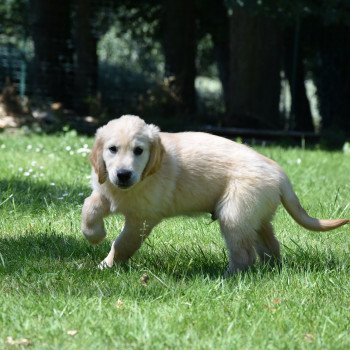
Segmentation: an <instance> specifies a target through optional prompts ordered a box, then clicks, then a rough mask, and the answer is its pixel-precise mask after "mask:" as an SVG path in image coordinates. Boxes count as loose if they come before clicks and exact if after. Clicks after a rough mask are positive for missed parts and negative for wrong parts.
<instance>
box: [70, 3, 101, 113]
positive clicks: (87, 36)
mask: <svg viewBox="0 0 350 350" xmlns="http://www.w3.org/2000/svg"><path fill="white" fill-rule="evenodd" d="M93 13H94V8H93V6H92V1H91V0H76V14H75V18H76V21H75V23H76V26H75V49H76V69H75V87H76V91H77V99H76V103H75V107H76V109H77V110H78V111H79V112H81V113H87V112H89V103H88V102H89V101H88V100H89V98H90V97H92V96H95V95H96V91H97V69H98V60H97V37H96V35H95V33H94V28H93V19H94V15H93Z"/></svg>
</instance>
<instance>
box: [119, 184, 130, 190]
mask: <svg viewBox="0 0 350 350" xmlns="http://www.w3.org/2000/svg"><path fill="white" fill-rule="evenodd" d="M116 185H117V187H118V188H120V189H121V190H127V189H128V188H130V187H131V186H132V185H133V184H123V183H117V184H116Z"/></svg>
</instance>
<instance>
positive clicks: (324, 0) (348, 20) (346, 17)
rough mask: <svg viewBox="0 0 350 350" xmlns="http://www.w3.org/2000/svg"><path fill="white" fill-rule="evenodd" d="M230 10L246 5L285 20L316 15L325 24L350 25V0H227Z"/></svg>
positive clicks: (253, 9)
mask: <svg viewBox="0 0 350 350" xmlns="http://www.w3.org/2000/svg"><path fill="white" fill-rule="evenodd" d="M225 3H226V5H227V7H228V9H229V11H234V8H235V7H236V6H239V7H246V8H247V9H249V10H250V11H252V12H256V13H265V14H269V15H271V16H273V17H278V18H280V19H284V20H287V21H289V20H293V19H295V18H296V17H307V16H315V17H318V18H320V19H321V20H322V21H323V22H324V23H325V24H331V23H343V24H347V25H350V1H349V0H336V1H328V0H297V1H295V0H287V1H277V2H276V1H275V0H225Z"/></svg>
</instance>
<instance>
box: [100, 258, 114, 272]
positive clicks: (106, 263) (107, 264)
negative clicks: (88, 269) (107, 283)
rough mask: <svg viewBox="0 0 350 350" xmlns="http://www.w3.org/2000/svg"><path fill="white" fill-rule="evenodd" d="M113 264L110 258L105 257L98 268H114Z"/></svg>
mask: <svg viewBox="0 0 350 350" xmlns="http://www.w3.org/2000/svg"><path fill="white" fill-rule="evenodd" d="M112 266H113V261H112V262H110V261H109V260H108V259H104V260H102V261H101V262H100V263H99V264H98V268H99V269H100V270H106V269H110V268H112Z"/></svg>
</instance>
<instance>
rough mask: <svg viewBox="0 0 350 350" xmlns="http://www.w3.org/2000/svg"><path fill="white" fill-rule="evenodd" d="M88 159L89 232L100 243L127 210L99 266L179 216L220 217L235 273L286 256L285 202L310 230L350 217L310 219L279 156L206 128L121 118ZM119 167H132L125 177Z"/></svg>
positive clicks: (102, 133)
mask: <svg viewBox="0 0 350 350" xmlns="http://www.w3.org/2000/svg"><path fill="white" fill-rule="evenodd" d="M137 148H138V149H137ZM140 149H141V150H142V153H141V154H139V153H140ZM90 159H91V163H92V166H93V171H92V187H93V192H92V194H91V196H90V197H88V198H87V199H86V200H85V202H84V206H83V212H82V231H83V233H84V235H85V236H86V238H87V239H88V240H89V241H90V242H91V243H98V242H100V241H101V240H102V239H103V238H104V237H105V236H106V232H105V229H104V224H103V218H104V217H105V216H107V215H109V214H112V213H121V214H123V215H124V216H125V225H124V228H123V230H122V232H121V233H120V235H119V237H117V239H116V240H115V241H114V242H113V244H112V247H111V250H110V252H109V254H108V256H107V257H106V258H105V259H104V261H103V262H102V263H101V267H104V266H108V267H110V266H112V265H113V262H114V261H116V262H118V261H124V260H126V259H128V258H129V257H131V256H132V255H133V253H134V252H135V251H136V250H137V249H138V248H139V247H140V245H141V243H142V241H143V240H144V239H145V238H146V237H147V235H148V234H149V233H150V232H151V230H152V228H153V227H154V226H155V225H157V224H158V223H159V222H160V221H161V220H162V219H164V218H166V217H171V216H176V215H186V214H193V213H202V212H207V213H211V214H212V215H213V217H214V218H216V219H218V220H219V223H220V227H221V231H222V234H223V237H224V239H225V241H226V245H227V249H228V252H229V271H230V272H231V273H235V272H237V271H240V270H244V269H246V268H248V267H249V266H251V265H252V264H253V263H254V261H255V259H256V255H258V256H259V257H260V259H262V260H263V261H271V260H279V259H280V247H279V243H278V241H277V239H276V238H275V235H274V232H273V227H272V225H271V220H272V218H273V215H274V213H275V211H276V209H277V207H278V205H279V204H280V203H281V202H282V204H283V205H284V207H285V208H286V209H287V211H288V212H289V214H290V215H291V216H292V217H293V218H294V220H295V221H297V222H298V223H299V224H300V225H302V226H304V227H305V228H307V229H309V230H315V231H327V230H331V229H334V228H336V227H339V226H341V225H344V224H346V223H348V222H349V220H345V219H337V220H319V219H314V218H311V217H310V216H309V215H308V214H307V213H306V212H305V210H304V209H303V208H302V207H301V205H300V203H299V200H298V198H297V197H296V195H295V193H294V191H293V189H292V186H291V184H290V182H289V180H288V177H287V176H286V174H285V173H284V172H283V170H282V169H281V168H280V167H279V166H278V165H277V164H276V163H275V162H274V161H272V160H270V159H268V158H265V157H264V156H262V155H260V154H259V153H257V152H255V151H254V150H252V149H251V148H249V147H246V146H244V145H241V144H237V143H235V142H233V141H230V140H227V139H224V138H221V137H217V136H213V135H210V134H206V133H197V132H184V133H174V134H171V133H162V132H160V131H159V129H158V128H157V127H156V126H154V125H147V124H146V123H145V122H144V121H143V120H142V119H140V118H138V117H136V116H123V117H121V118H119V119H115V120H112V121H111V122H109V123H108V124H107V125H105V126H104V127H102V128H100V129H99V130H98V131H97V134H96V141H95V144H94V147H93V150H92V153H91V158H90ZM120 171H128V172H129V175H130V179H128V182H127V183H125V182H121V178H120V175H119V174H120Z"/></svg>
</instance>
